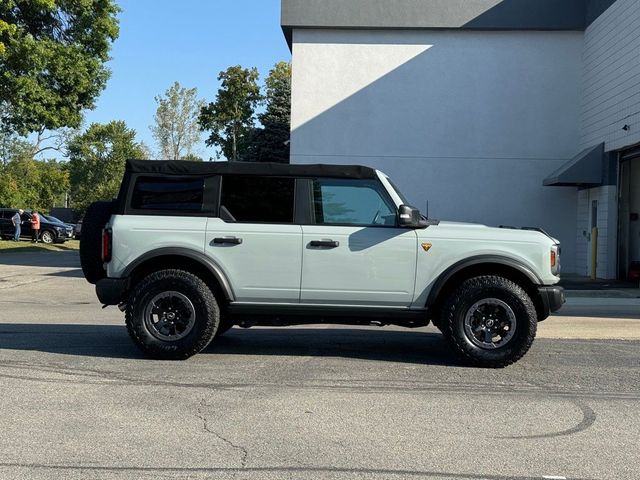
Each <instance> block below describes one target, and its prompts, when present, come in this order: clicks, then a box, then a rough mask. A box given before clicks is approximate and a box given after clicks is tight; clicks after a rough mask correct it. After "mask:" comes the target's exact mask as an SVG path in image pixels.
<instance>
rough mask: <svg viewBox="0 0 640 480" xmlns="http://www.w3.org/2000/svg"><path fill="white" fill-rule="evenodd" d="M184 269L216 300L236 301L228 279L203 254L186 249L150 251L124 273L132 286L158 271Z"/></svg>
mask: <svg viewBox="0 0 640 480" xmlns="http://www.w3.org/2000/svg"><path fill="white" fill-rule="evenodd" d="M172 268H173V269H179V270H186V271H189V272H191V273H193V274H195V275H198V276H199V277H200V278H202V279H203V280H204V281H205V282H206V283H207V284H208V285H209V286H210V287H211V288H212V290H213V291H214V293H215V294H216V296H217V297H218V298H224V299H225V300H226V301H228V302H232V301H234V300H235V295H234V293H233V289H232V287H231V283H230V282H229V279H228V278H227V276H226V275H225V273H224V271H223V270H222V268H221V267H220V265H218V264H217V263H216V262H214V261H213V260H212V259H211V258H209V257H207V256H206V255H205V254H203V253H200V252H197V251H195V250H191V249H188V248H179V247H169V248H160V249H157V250H152V251H150V252H147V253H145V254H144V255H141V256H140V257H138V258H137V259H135V260H134V261H133V262H131V263H130V264H129V265H128V266H127V268H126V269H125V270H124V272H123V276H124V277H128V278H130V279H131V285H134V284H135V283H137V282H138V281H140V280H141V279H142V278H144V277H145V276H147V275H149V274H150V273H153V272H156V271H158V270H166V269H172Z"/></svg>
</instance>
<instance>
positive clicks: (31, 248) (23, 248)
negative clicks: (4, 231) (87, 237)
mask: <svg viewBox="0 0 640 480" xmlns="http://www.w3.org/2000/svg"><path fill="white" fill-rule="evenodd" d="M79 248H80V241H79V240H67V241H66V242H64V243H52V244H50V245H45V244H44V243H31V240H24V239H23V240H21V241H20V242H14V241H13V240H0V253H15V252H66V251H70V250H78V249H79Z"/></svg>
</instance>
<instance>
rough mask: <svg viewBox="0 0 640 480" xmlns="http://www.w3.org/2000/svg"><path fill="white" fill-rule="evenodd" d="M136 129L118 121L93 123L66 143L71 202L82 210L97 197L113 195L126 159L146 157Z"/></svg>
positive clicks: (117, 187)
mask: <svg viewBox="0 0 640 480" xmlns="http://www.w3.org/2000/svg"><path fill="white" fill-rule="evenodd" d="M135 137H136V132H135V130H132V129H130V128H127V126H126V124H125V123H124V122H122V121H112V122H109V123H107V124H98V123H94V124H91V125H90V126H89V128H88V129H87V131H86V132H85V133H83V134H82V135H78V136H77V137H75V138H74V139H73V140H72V141H71V142H70V143H69V163H68V166H69V173H70V180H71V201H72V204H73V206H74V207H75V208H80V209H84V208H86V207H88V206H89V204H90V203H92V202H95V201H97V200H110V199H112V198H114V197H115V196H117V194H118V190H119V188H120V182H121V181H122V176H123V174H124V166H125V162H126V160H127V159H143V158H145V157H147V149H146V147H145V146H144V144H142V143H140V142H137V141H136V138H135Z"/></svg>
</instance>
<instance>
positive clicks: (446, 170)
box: [291, 29, 583, 271]
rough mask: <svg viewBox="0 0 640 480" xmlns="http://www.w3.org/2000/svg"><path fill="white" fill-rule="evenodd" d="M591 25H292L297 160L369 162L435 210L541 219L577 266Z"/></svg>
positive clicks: (497, 219) (479, 217)
mask: <svg viewBox="0 0 640 480" xmlns="http://www.w3.org/2000/svg"><path fill="white" fill-rule="evenodd" d="M582 49H583V34H582V32H570V31H565V32H561V31H558V32H539V31H503V32H498V31H475V32H474V31H455V30H440V31H435V30H419V31H418V30H416V31H412V30H386V31H380V30H378V31H371V30H351V31H347V30H332V29H322V30H313V29H300V30H298V29H294V30H293V85H292V137H291V142H292V143H291V148H292V149H291V155H292V156H291V160H292V162H293V163H339V164H348V163H356V164H366V165H371V166H374V167H377V168H380V169H381V170H383V171H385V172H386V173H388V174H389V175H390V176H391V177H392V178H393V179H394V181H395V182H396V183H397V184H398V185H399V186H400V188H401V189H402V190H403V191H405V193H406V194H407V195H408V197H409V198H410V200H411V201H412V202H413V203H414V204H415V205H417V206H419V207H421V208H424V205H425V204H426V201H427V200H428V201H429V207H430V215H431V216H434V217H438V218H443V219H447V220H460V221H472V222H480V223H486V224H490V225H498V224H508V225H538V226H543V227H544V228H546V229H548V230H549V231H550V232H551V233H553V234H554V235H555V236H557V237H558V238H559V239H560V240H561V241H562V242H563V243H564V245H565V248H564V256H563V264H564V269H565V271H574V270H575V255H576V252H575V232H576V228H577V223H576V219H577V206H578V201H577V191H576V189H575V188H548V187H542V180H543V179H544V178H545V176H546V175H548V174H549V173H550V172H552V171H553V170H555V169H556V168H558V167H559V166H560V165H561V164H562V163H563V162H564V161H566V160H567V159H568V158H571V157H572V156H573V155H574V154H575V153H576V151H577V146H578V143H579V129H578V125H579V115H580V89H579V88H576V86H577V85H579V84H580V80H581V74H582V63H581V61H582Z"/></svg>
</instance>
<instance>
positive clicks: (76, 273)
mask: <svg viewBox="0 0 640 480" xmlns="http://www.w3.org/2000/svg"><path fill="white" fill-rule="evenodd" d="M45 277H66V278H84V273H82V269H80V268H76V269H74V270H65V271H62V272H53V273H47V274H45Z"/></svg>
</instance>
